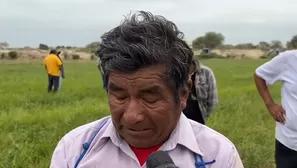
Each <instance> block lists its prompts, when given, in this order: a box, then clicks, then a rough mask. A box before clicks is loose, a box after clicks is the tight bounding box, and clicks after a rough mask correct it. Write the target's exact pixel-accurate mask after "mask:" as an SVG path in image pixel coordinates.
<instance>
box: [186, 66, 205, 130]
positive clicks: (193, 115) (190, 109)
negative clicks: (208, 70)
mask: <svg viewBox="0 0 297 168" xmlns="http://www.w3.org/2000/svg"><path fill="white" fill-rule="evenodd" d="M196 68H197V66H196V64H195V62H193V63H192V65H191V68H190V78H191V81H192V88H191V91H190V93H189V97H188V99H187V106H186V107H185V109H184V110H183V113H184V114H185V116H186V117H187V118H188V119H191V120H194V121H197V122H199V123H201V124H205V121H204V120H203V117H202V114H201V111H200V108H199V105H198V98H197V94H196V89H195V75H196V72H195V69H196Z"/></svg>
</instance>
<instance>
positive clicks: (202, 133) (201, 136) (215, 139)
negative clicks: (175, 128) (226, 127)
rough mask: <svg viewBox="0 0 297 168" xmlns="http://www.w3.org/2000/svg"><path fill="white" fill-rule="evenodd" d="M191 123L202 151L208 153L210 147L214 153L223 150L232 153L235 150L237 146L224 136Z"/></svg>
mask: <svg viewBox="0 0 297 168" xmlns="http://www.w3.org/2000/svg"><path fill="white" fill-rule="evenodd" d="M190 123H191V126H192V128H193V132H194V134H195V137H196V140H197V143H198V144H200V145H199V148H202V149H201V150H202V151H208V150H209V149H210V147H212V148H213V150H212V151H214V152H215V151H216V152H218V151H219V150H222V149H224V150H225V151H226V152H227V151H229V152H231V151H233V150H234V149H235V145H234V144H233V143H232V142H231V141H230V140H229V139H228V138H227V137H226V136H224V135H223V134H221V133H219V132H217V131H215V130H214V129H212V128H210V127H208V126H206V125H202V124H200V123H197V122H195V121H192V120H190ZM203 148H205V149H203ZM210 151H211V150H210Z"/></svg>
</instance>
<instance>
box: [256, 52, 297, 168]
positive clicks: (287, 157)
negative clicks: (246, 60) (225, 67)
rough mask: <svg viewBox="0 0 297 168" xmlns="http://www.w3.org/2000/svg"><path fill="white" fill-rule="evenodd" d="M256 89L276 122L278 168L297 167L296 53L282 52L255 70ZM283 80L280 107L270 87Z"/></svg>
mask: <svg viewBox="0 0 297 168" xmlns="http://www.w3.org/2000/svg"><path fill="white" fill-rule="evenodd" d="M254 78H255V84H256V87H257V89H258V91H259V93H260V95H261V97H262V98H263V100H264V103H265V105H266V107H267V109H268V111H269V113H270V115H271V116H272V117H273V119H274V120H275V121H276V135H275V136H276V145H275V161H276V165H277V168H296V167H297V50H293V51H286V52H282V53H280V54H279V55H278V56H276V57H274V58H273V59H272V60H270V61H268V62H266V63H265V64H263V65H261V66H260V67H258V68H257V69H256V72H255V74H254ZM277 81H281V82H282V86H281V104H277V103H275V101H274V100H273V98H272V97H271V94H270V92H269V89H268V87H267V85H268V86H270V85H273V84H274V83H275V82H277Z"/></svg>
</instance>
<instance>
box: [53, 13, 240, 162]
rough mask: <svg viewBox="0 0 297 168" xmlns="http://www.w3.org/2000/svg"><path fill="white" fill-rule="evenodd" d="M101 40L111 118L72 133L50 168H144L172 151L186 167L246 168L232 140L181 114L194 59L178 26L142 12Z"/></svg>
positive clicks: (100, 54)
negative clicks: (160, 152)
mask: <svg viewBox="0 0 297 168" xmlns="http://www.w3.org/2000/svg"><path fill="white" fill-rule="evenodd" d="M101 38H102V42H101V45H100V50H99V51H98V55H99V57H100V60H101V62H102V63H101V64H102V68H103V70H104V72H106V73H107V74H108V77H109V78H108V103H109V107H110V108H109V109H110V112H111V118H110V117H109V116H108V117H105V118H103V119H100V120H97V121H95V122H91V123H89V124H86V125H83V126H81V127H78V128H76V129H74V130H72V131H71V132H69V133H68V134H66V135H65V136H64V137H63V138H62V139H61V140H60V142H59V143H58V145H57V147H56V149H55V151H54V153H53V156H52V161H51V166H50V167H51V168H67V167H71V168H72V167H77V166H78V167H100V168H115V167H127V168H139V167H142V166H144V167H145V162H146V159H147V158H148V156H149V155H150V154H151V153H153V152H155V151H157V150H163V151H168V154H169V155H170V156H171V157H172V159H173V160H174V162H175V164H176V165H177V166H178V167H182V168H188V167H189V168H190V167H198V165H199V164H201V165H203V166H205V167H211V168H243V165H242V162H241V159H240V157H239V154H238V152H237V150H236V147H235V146H234V145H233V144H232V143H231V142H230V141H229V140H228V139H227V138H226V137H224V136H223V135H221V134H219V133H218V132H216V131H214V130H212V129H210V128H208V127H207V126H204V125H201V124H199V123H197V122H193V121H192V120H189V119H187V118H186V117H185V115H183V113H182V112H181V111H182V109H184V107H185V106H186V101H187V97H188V94H189V89H190V87H191V81H190V80H189V79H188V76H189V69H190V64H191V61H192V59H193V52H192V50H191V48H190V47H189V46H188V45H187V43H186V42H185V41H183V40H182V39H183V34H182V32H180V31H179V30H178V28H177V27H176V25H175V24H174V23H173V22H171V21H168V20H166V19H165V18H164V17H162V16H154V15H152V14H151V13H148V12H139V13H136V14H134V15H132V16H131V17H129V18H126V20H125V21H124V22H122V24H121V25H119V26H118V27H116V28H114V29H112V30H110V31H109V32H108V33H106V34H104V35H103V36H102V37H101ZM86 142H87V144H86ZM83 144H84V145H83ZM82 150H84V151H85V153H86V155H84V152H83V153H82ZM106 156H111V157H106ZM81 158H82V159H81ZM99 165H100V166H99ZM200 167H201V166H200Z"/></svg>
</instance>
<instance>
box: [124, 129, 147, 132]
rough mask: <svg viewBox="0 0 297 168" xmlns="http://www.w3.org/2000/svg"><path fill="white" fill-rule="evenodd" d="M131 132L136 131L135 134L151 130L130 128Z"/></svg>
mask: <svg viewBox="0 0 297 168" xmlns="http://www.w3.org/2000/svg"><path fill="white" fill-rule="evenodd" d="M129 130H130V131H134V132H142V131H148V130H150V129H149V128H143V129H133V128H129Z"/></svg>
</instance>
